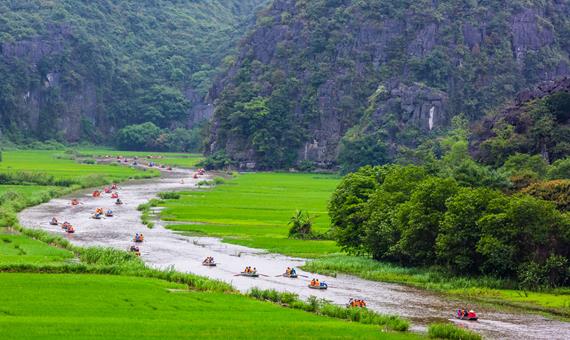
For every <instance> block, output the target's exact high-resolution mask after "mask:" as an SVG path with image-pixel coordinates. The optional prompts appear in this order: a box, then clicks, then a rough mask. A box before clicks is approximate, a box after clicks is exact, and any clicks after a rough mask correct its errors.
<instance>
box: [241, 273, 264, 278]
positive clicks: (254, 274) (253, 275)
mask: <svg viewBox="0 0 570 340" xmlns="http://www.w3.org/2000/svg"><path fill="white" fill-rule="evenodd" d="M239 275H240V276H247V277H259V274H258V273H257V272H251V273H248V272H241V273H239Z"/></svg>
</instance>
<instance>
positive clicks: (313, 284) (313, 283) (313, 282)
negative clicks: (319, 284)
mask: <svg viewBox="0 0 570 340" xmlns="http://www.w3.org/2000/svg"><path fill="white" fill-rule="evenodd" d="M314 286H316V284H315V279H312V280H311V287H314Z"/></svg>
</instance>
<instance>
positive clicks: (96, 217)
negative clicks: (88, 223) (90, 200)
mask: <svg viewBox="0 0 570 340" xmlns="http://www.w3.org/2000/svg"><path fill="white" fill-rule="evenodd" d="M91 218H93V219H95V220H100V219H101V218H102V217H101V214H93V216H92V217H91Z"/></svg>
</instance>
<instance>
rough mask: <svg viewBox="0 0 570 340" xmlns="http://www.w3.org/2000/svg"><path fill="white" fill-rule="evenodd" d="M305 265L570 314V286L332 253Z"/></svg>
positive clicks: (315, 270) (316, 268)
mask: <svg viewBox="0 0 570 340" xmlns="http://www.w3.org/2000/svg"><path fill="white" fill-rule="evenodd" d="M303 269H305V270H308V271H311V272H316V273H321V274H329V275H335V274H336V273H347V274H352V275H356V276H359V277H362V278H364V279H367V280H373V281H382V282H394V283H403V284H408V285H412V286H416V287H420V288H425V289H429V290H433V291H438V292H444V293H447V294H451V295H456V296H460V297H468V298H470V299H478V300H480V301H483V302H490V303H494V304H500V305H508V306H513V307H520V308H523V309H527V310H531V311H538V312H546V313H551V314H555V315H558V316H562V317H564V318H570V290H569V289H567V288H566V289H557V290H552V291H547V292H523V291H521V290H516V289H514V288H515V287H516V284H515V283H514V282H511V281H507V280H501V279H496V278H491V277H461V276H452V275H449V274H446V273H443V272H441V271H437V270H435V269H425V268H408V267H401V266H398V265H395V264H390V263H385V262H378V261H374V260H372V259H369V258H364V257H356V256H347V255H332V256H328V257H326V258H319V259H316V260H314V261H311V262H308V263H306V264H305V265H304V266H303Z"/></svg>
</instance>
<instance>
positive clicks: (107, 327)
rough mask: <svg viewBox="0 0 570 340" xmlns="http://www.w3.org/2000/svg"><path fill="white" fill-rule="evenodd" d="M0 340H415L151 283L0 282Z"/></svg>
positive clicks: (95, 278)
mask: <svg viewBox="0 0 570 340" xmlns="http://www.w3.org/2000/svg"><path fill="white" fill-rule="evenodd" d="M0 291H2V305H1V306H0V338H3V339H8V338H10V339H15V338H42V339H46V338H47V339H50V338H60V339H61V338H73V339H78V338H94V337H98V338H113V339H123V338H133V337H136V338H161V339H164V338H176V339H179V338H216V339H222V338H223V339H236V338H240V339H242V338H243V339H253V338H255V339H291V338H301V339H346V338H354V337H358V338H360V339H417V338H419V336H417V335H413V334H404V333H386V332H382V331H381V329H380V328H379V327H377V326H371V325H363V324H359V323H351V322H347V321H342V320H337V319H332V318H327V317H321V316H317V315H313V314H310V313H307V312H303V311H297V310H292V309H287V308H282V307H280V306H277V305H274V304H270V303H266V302H259V301H256V300H253V299H251V298H248V297H245V296H241V295H236V294H222V293H209V292H206V293H205V292H194V291H187V290H186V289H185V287H184V286H182V285H178V284H173V283H168V282H165V281H160V280H155V279H144V278H134V277H125V276H107V275H67V274H58V275H54V274H5V273H4V274H0Z"/></svg>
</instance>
